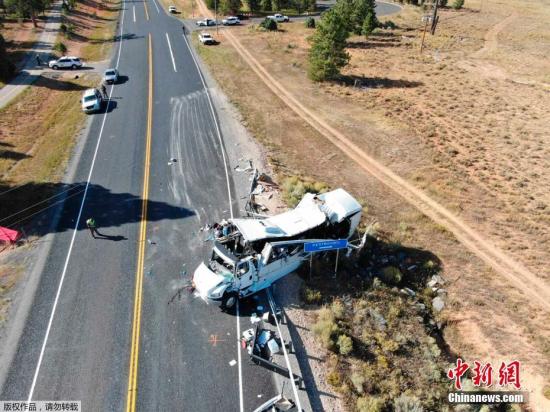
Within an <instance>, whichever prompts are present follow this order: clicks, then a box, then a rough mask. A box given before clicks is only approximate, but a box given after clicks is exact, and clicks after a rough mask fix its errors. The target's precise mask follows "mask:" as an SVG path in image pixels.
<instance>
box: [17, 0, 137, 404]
mask: <svg viewBox="0 0 550 412" xmlns="http://www.w3.org/2000/svg"><path fill="white" fill-rule="evenodd" d="M125 10H126V7H125V1H123V3H122V17H121V23H120V38H121V41H120V46H119V48H118V57H117V63H116V68H117V69H118V63H119V62H120V53H121V51H122V44H123V41H122V32H123V30H124V11H125ZM114 89H115V86H113V87H111V91H110V93H109V98H108V99H107V107H106V108H105V112H104V113H103V121H102V122H101V128H100V129H99V136H98V139H97V143H96V146H95V151H94V156H93V157H92V164H91V165H90V171H89V172H88V178H87V180H86V187H85V188H84V194H83V195H82V201H81V203H80V208H79V210H78V215H77V217H76V223H75V226H74V230H73V234H72V236H71V242H70V244H69V250H68V251H67V257H66V258H65V263H64V264H63V271H62V272H61V278H60V279H59V285H58V287H57V292H56V294H55V299H54V302H53V306H52V312H51V314H50V319H49V320H48V326H47V327H46V335H45V336H44V341H43V342H42V347H41V348H40V355H39V356H38V362H37V364H36V369H35V371H34V376H33V378H32V383H31V389H30V390H29V396H28V397H27V399H28V400H27V403H29V402H30V401H31V400H32V396H33V394H34V389H35V387H36V382H37V380H38V375H39V373H40V367H41V366H42V359H43V358H44V352H45V351H46V345H47V343H48V338H49V336H50V331H51V328H52V323H53V319H54V316H55V311H56V309H57V303H58V302H59V296H60V295H61V289H62V288H63V282H64V281H65V275H66V274H67V268H68V267H69V260H70V258H71V253H72V251H73V247H74V242H75V239H76V234H77V232H78V226H80V219H81V217H82V211H83V210H84V203H85V202H86V196H87V194H88V188H89V187H90V180H91V179H92V173H93V171H94V166H95V161H96V159H97V153H98V151H99V144H100V143H101V138H102V136H103V129H104V127H105V120H106V119H107V115H108V109H109V105H110V103H111V96H112V95H113V90H114Z"/></svg>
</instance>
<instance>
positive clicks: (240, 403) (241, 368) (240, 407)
mask: <svg viewBox="0 0 550 412" xmlns="http://www.w3.org/2000/svg"><path fill="white" fill-rule="evenodd" d="M240 319H241V313H240V310H239V299H237V338H238V343H237V359H238V360H239V410H240V412H243V411H244V399H243V367H242V361H241V320H240Z"/></svg>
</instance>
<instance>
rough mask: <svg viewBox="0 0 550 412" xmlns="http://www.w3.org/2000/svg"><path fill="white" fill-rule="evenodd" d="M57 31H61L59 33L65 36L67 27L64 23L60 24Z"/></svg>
mask: <svg viewBox="0 0 550 412" xmlns="http://www.w3.org/2000/svg"><path fill="white" fill-rule="evenodd" d="M59 30H61V33H63V34H67V25H66V24H65V23H61V24H60V25H59Z"/></svg>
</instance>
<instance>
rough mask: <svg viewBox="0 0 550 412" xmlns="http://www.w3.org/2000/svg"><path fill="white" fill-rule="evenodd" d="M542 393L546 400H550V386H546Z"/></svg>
mask: <svg viewBox="0 0 550 412" xmlns="http://www.w3.org/2000/svg"><path fill="white" fill-rule="evenodd" d="M542 393H543V395H544V397H545V398H546V399H550V386H545V387H544V389H543V391H542Z"/></svg>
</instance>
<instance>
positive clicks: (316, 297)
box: [303, 287, 322, 305]
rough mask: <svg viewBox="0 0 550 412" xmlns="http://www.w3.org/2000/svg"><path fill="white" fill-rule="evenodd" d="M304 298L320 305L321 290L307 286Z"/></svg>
mask: <svg viewBox="0 0 550 412" xmlns="http://www.w3.org/2000/svg"><path fill="white" fill-rule="evenodd" d="M303 296H304V300H305V302H306V303H307V304H310V305H314V304H315V305H318V304H319V303H321V300H322V295H321V292H320V291H319V290H315V289H311V288H308V287H306V288H305V289H304V292H303Z"/></svg>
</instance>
